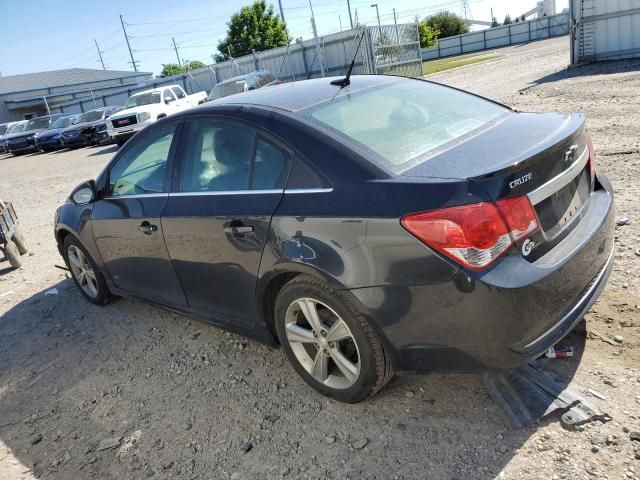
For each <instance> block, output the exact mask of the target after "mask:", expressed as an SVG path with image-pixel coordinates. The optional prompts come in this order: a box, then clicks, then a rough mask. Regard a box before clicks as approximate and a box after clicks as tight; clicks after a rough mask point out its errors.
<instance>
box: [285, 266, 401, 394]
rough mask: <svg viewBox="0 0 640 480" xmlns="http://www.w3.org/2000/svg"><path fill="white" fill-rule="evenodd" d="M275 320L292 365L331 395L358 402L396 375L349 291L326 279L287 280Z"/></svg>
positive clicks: (308, 381) (313, 383) (303, 277)
mask: <svg viewBox="0 0 640 480" xmlns="http://www.w3.org/2000/svg"><path fill="white" fill-rule="evenodd" d="M314 312H315V314H314ZM314 317H315V318H314ZM274 318H275V327H276V332H277V334H278V338H279V339H280V343H281V344H282V347H283V349H284V351H285V352H286V354H287V357H288V358H289V361H290V362H291V364H292V366H293V368H294V369H295V370H296V372H297V373H298V374H299V375H300V376H301V377H302V378H303V379H304V380H305V381H306V382H307V383H308V384H309V385H311V386H312V387H313V388H314V389H315V390H317V391H318V392H320V393H321V394H323V395H325V396H327V397H329V398H332V399H334V400H338V401H340V402H346V403H355V402H360V401H362V400H364V399H366V398H368V397H370V396H372V395H374V394H375V393H377V392H378V391H380V389H382V387H384V386H385V385H386V384H387V382H388V381H389V380H391V378H392V377H393V369H392V367H391V364H390V361H389V358H388V356H387V355H386V354H385V352H384V349H383V346H382V342H381V341H380V338H379V337H378V335H377V333H376V332H375V330H374V329H373V328H372V327H371V325H370V324H369V322H368V321H367V319H366V318H365V317H364V316H363V315H362V313H361V312H360V311H358V309H357V308H356V307H355V306H354V305H353V303H352V302H351V301H350V300H349V298H348V297H347V296H346V295H344V294H342V293H340V292H338V291H336V290H334V289H332V288H331V287H330V286H329V285H328V284H327V283H325V282H323V281H322V280H319V279H317V278H315V277H311V276H307V275H301V276H299V277H296V278H294V279H293V280H291V281H290V282H289V283H287V284H286V285H285V286H284V287H283V288H282V290H280V292H279V293H278V296H277V298H276V305H275V312H274ZM309 318H311V319H312V320H309Z"/></svg>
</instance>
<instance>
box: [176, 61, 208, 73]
mask: <svg viewBox="0 0 640 480" xmlns="http://www.w3.org/2000/svg"><path fill="white" fill-rule="evenodd" d="M202 67H206V65H205V64H204V63H203V62H201V61H200V60H191V61H188V60H185V61H184V67H182V68H183V70H184V71H185V72H188V71H190V70H197V69H198V68H202Z"/></svg>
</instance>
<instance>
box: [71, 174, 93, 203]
mask: <svg viewBox="0 0 640 480" xmlns="http://www.w3.org/2000/svg"><path fill="white" fill-rule="evenodd" d="M96 196H97V195H96V183H95V182H94V181H93V180H88V181H86V182H84V183H82V184H80V185H78V186H77V187H76V188H75V189H74V190H73V192H72V193H71V201H72V202H73V203H75V204H76V205H87V204H88V203H91V202H93V201H94V200H95V199H96Z"/></svg>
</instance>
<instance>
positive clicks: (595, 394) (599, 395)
mask: <svg viewBox="0 0 640 480" xmlns="http://www.w3.org/2000/svg"><path fill="white" fill-rule="evenodd" d="M586 393H588V394H589V395H593V396H594V397H596V398H599V399H600V400H606V398H607V397H605V396H604V395H603V394H601V393H600V392H598V391H597V390H594V389H592V388H588V389H587V390H586Z"/></svg>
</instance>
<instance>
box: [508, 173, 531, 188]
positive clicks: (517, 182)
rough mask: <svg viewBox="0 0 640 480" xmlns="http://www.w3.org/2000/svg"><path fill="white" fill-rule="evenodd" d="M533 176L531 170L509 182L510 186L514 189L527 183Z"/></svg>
mask: <svg viewBox="0 0 640 480" xmlns="http://www.w3.org/2000/svg"><path fill="white" fill-rule="evenodd" d="M532 178H533V173H531V172H529V173H527V174H526V175H523V176H521V177H520V178H516V179H515V180H512V181H510V182H509V188H511V189H514V188H516V187H517V186H519V185H522V184H523V183H527V182H528V181H529V180H531V179H532Z"/></svg>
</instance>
